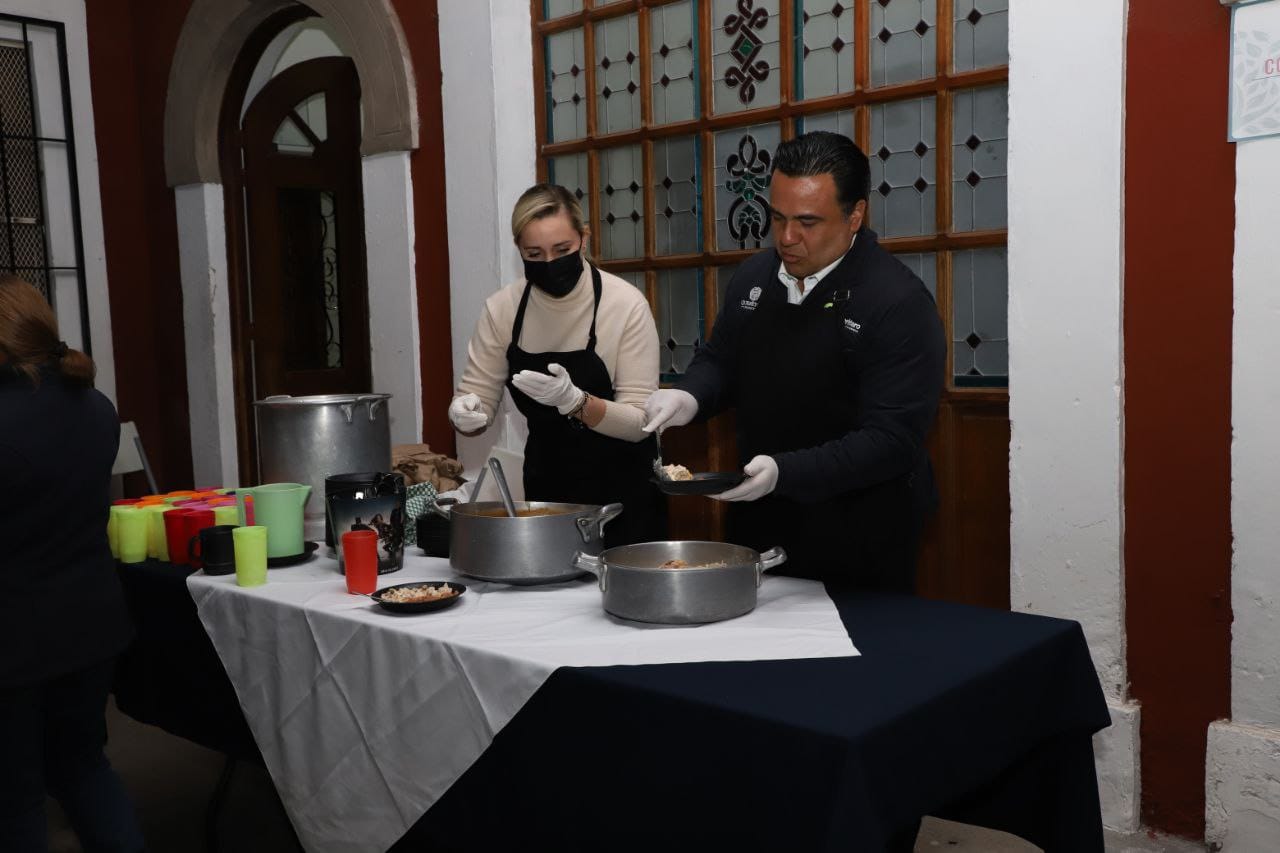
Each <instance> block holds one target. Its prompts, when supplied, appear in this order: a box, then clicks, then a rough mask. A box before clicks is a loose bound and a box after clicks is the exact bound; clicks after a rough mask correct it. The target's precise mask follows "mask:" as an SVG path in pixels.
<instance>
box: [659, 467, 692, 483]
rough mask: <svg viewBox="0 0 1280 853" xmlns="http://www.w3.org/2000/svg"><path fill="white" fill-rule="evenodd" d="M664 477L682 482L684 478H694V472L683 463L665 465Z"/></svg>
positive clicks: (663, 468)
mask: <svg viewBox="0 0 1280 853" xmlns="http://www.w3.org/2000/svg"><path fill="white" fill-rule="evenodd" d="M662 479H664V480H671V481H673V482H681V481H683V480H692V479H693V472H692V471H690V470H689V469H688V468H686V467H684V466H683V465H676V464H671V465H663V466H662Z"/></svg>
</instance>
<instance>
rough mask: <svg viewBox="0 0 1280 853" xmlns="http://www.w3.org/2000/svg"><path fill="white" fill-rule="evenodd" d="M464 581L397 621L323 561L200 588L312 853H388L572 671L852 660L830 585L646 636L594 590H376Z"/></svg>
mask: <svg viewBox="0 0 1280 853" xmlns="http://www.w3.org/2000/svg"><path fill="white" fill-rule="evenodd" d="M415 580H456V581H459V582H461V583H465V584H466V585H467V592H466V594H465V595H463V597H462V599H461V600H459V601H458V603H457V604H455V605H453V606H452V607H449V608H447V609H445V610H442V611H437V612H434V613H426V614H421V615H415V616H397V615H394V614H390V613H387V612H386V611H384V610H382V609H381V608H379V607H377V606H376V605H375V604H374V603H373V602H371V601H369V600H368V599H367V598H363V597H360V596H352V595H348V594H347V592H346V586H345V581H344V579H343V578H342V576H341V575H339V574H338V572H337V563H336V561H334V560H333V559H330V558H328V557H320V558H317V559H314V560H312V561H311V562H309V563H307V564H304V565H301V566H295V567H293V568H288V569H274V570H272V571H271V572H270V573H269V577H268V583H267V584H266V585H265V586H261V587H254V588H248V589H245V588H242V587H238V586H236V584H235V578H234V576H220V577H206V576H204V574H203V573H199V572H198V573H196V574H193V575H191V576H190V578H189V579H188V581H187V585H188V589H189V590H190V592H191V596H192V598H193V599H194V600H195V603H196V607H197V610H198V611H199V614H200V620H201V622H202V623H203V624H204V627H205V630H206V631H207V632H208V633H209V637H210V638H211V639H212V641H213V645H214V647H215V648H216V649H217V651H218V656H219V657H220V658H221V660H222V663H223V666H224V667H225V668H226V670H227V675H228V676H229V677H230V679H231V683H232V685H233V686H234V687H235V690H236V694H237V696H238V697H239V700H240V706H241V708H242V709H243V710H244V714H245V718H246V719H247V721H248V723H249V727H250V729H251V730H252V731H253V736H254V739H255V740H256V741H257V744H258V747H259V749H260V750H261V751H262V756H263V759H264V760H265V762H266V765H267V770H268V771H269V772H270V773H271V777H272V779H273V781H274V782H275V785H276V788H277V790H278V791H279V793H280V797H281V799H282V800H283V802H284V806H285V809H286V810H287V811H288V813H289V817H290V820H292V822H293V825H294V829H295V830H296V831H297V833H298V837H299V838H300V839H301V841H302V843H303V845H304V846H305V847H306V849H307V850H310V851H355V850H360V851H367V850H385V849H387V848H388V847H390V846H391V845H392V844H394V843H395V842H396V840H398V839H399V838H400V836H402V835H403V834H404V833H405V832H406V831H407V830H408V829H409V828H410V827H411V826H412V825H413V824H414V822H416V821H417V819H418V818H419V817H421V816H422V815H423V814H424V813H425V812H426V810H427V809H428V808H430V807H431V805H432V804H433V803H434V802H435V801H436V800H438V799H439V798H440V797H441V795H443V794H444V792H445V791H446V790H448V788H449V786H450V785H452V784H453V782H454V781H456V780H457V779H458V778H459V777H460V776H461V775H462V774H463V773H464V772H465V771H466V769H467V768H468V767H470V766H471V764H472V763H473V762H474V761H475V760H476V759H477V758H478V757H479V756H480V754H481V753H482V752H483V751H484V750H485V749H486V748H487V747H488V745H489V744H490V743H491V742H492V740H493V738H494V736H495V735H497V733H498V732H499V731H500V730H501V729H502V727H503V726H505V725H506V724H507V722H509V721H510V720H511V718H512V717H514V716H515V714H516V712H517V711H519V710H520V708H521V707H522V706H523V705H524V703H525V702H526V701H528V699H529V697H531V696H532V695H533V693H534V692H535V691H536V690H537V689H538V687H540V686H541V685H542V683H543V682H544V681H546V679H547V678H548V677H549V676H550V675H551V673H552V672H553V671H554V670H555V669H556V668H557V667H561V666H605V665H614V664H654V663H686V662H693V661H735V660H778V659H791V658H821V657H848V656H853V655H856V654H858V651H857V650H856V649H855V648H854V647H853V643H852V642H851V641H850V640H849V636H848V633H847V632H846V631H845V628H844V625H843V624H842V623H841V621H840V617H839V614H838V613H837V612H836V609H835V606H834V605H833V604H832V603H831V600H830V599H829V598H828V597H827V594H826V592H825V590H824V589H823V587H822V585H821V584H820V583H816V582H813V581H804V580H797V579H794V578H772V577H766V580H765V583H764V585H763V586H762V587H761V588H760V594H759V604H758V606H757V608H756V609H755V610H754V611H753V612H752V613H749V614H747V615H746V616H742V617H739V618H737V619H732V620H729V621H726V622H718V623H714V624H710V625H698V626H679V627H676V626H650V625H641V624H637V623H632V622H624V621H622V620H617V619H614V618H613V617H611V616H608V615H607V614H605V613H604V611H603V609H602V607H601V604H600V599H601V596H600V590H599V588H598V587H597V586H596V585H595V583H594V582H591V581H575V582H571V583H568V584H557V585H555V586H544V587H509V586H505V585H501V584H489V583H482V582H477V581H473V580H469V579H467V578H460V577H457V576H455V575H454V574H453V572H452V571H450V569H449V564H448V561H447V560H442V559H433V558H429V557H410V556H408V555H406V557H405V568H404V569H403V570H402V571H400V572H397V573H395V574H392V575H384V576H383V577H382V578H380V582H381V583H380V585H390V584H397V583H405V582H409V581H415Z"/></svg>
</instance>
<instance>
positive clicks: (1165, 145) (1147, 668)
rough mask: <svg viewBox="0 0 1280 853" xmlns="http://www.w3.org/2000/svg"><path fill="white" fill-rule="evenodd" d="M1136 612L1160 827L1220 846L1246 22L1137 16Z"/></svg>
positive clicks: (1135, 9)
mask: <svg viewBox="0 0 1280 853" xmlns="http://www.w3.org/2000/svg"><path fill="white" fill-rule="evenodd" d="M1129 15H1130V17H1129V32H1128V66H1127V92H1126V97H1125V107H1126V118H1125V226H1124V228H1125V233H1124V239H1125V283H1124V288H1125V293H1124V337H1125V340H1124V350H1125V361H1124V365H1125V366H1124V369H1125V382H1124V395H1125V398H1124V412H1125V472H1124V474H1125V600H1126V622H1127V629H1128V652H1129V675H1130V679H1131V688H1132V692H1133V695H1134V697H1135V698H1136V699H1137V700H1138V701H1140V702H1141V704H1142V731H1141V739H1142V741H1141V742H1142V819H1143V822H1144V823H1145V824H1147V825H1149V826H1152V827H1155V828H1158V829H1162V830H1166V831H1169V832H1173V833H1177V834H1180V835H1186V836H1190V837H1196V838H1199V837H1202V836H1203V834H1204V754H1205V731H1206V728H1207V726H1208V725H1209V723H1210V722H1212V721H1213V720H1215V719H1218V718H1221V717H1226V716H1228V715H1229V713H1230V699H1231V693H1230V688H1231V680H1230V674H1231V649H1230V643H1231V599H1230V587H1231V517H1230V495H1231V493H1230V486H1231V479H1230V462H1231V457H1230V451H1231V314H1232V305H1231V283H1232V279H1231V265H1232V251H1233V244H1234V229H1235V209H1234V193H1235V149H1234V147H1233V146H1232V145H1230V144H1229V143H1228V142H1227V141H1226V132H1227V130H1226V128H1227V91H1228V88H1227V87H1228V82H1227V65H1228V59H1227V57H1228V50H1229V46H1228V39H1229V33H1230V29H1229V23H1228V22H1229V17H1230V16H1229V13H1228V12H1227V10H1225V9H1223V8H1222V7H1221V6H1219V5H1218V4H1217V3H1207V2H1204V0H1130V3H1129Z"/></svg>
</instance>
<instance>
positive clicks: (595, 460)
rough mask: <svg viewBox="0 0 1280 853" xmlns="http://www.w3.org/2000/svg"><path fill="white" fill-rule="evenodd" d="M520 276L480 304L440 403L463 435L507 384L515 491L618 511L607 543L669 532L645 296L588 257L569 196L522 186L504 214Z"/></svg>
mask: <svg viewBox="0 0 1280 853" xmlns="http://www.w3.org/2000/svg"><path fill="white" fill-rule="evenodd" d="M511 234H512V236H513V237H514V238H515V242H516V247H517V248H518V249H519V250H520V256H521V257H522V258H523V259H524V279H522V280H520V281H517V282H515V283H513V284H510V285H508V286H506V287H504V288H503V289H502V290H499V291H498V292H497V293H495V294H494V295H493V296H490V297H489V298H488V299H487V300H486V301H485V305H484V313H483V314H482V315H481V317H480V322H479V323H478V324H477V326H476V333H475V336H474V337H472V339H471V343H470V344H469V345H468V348H467V366H466V369H465V370H464V371H463V374H462V381H461V382H459V383H458V390H457V394H456V395H455V396H454V399H453V402H452V403H451V404H450V405H449V420H450V421H452V423H453V426H454V428H455V429H456V430H458V431H459V432H461V433H463V434H464V435H474V434H476V433H479V432H481V431H482V430H484V429H485V428H486V427H487V426H488V425H489V424H491V423H492V422H493V418H494V415H495V413H496V412H497V409H498V404H499V402H500V401H501V399H502V390H503V387H504V386H505V387H506V388H507V389H508V390H509V391H510V393H511V399H512V402H514V403H515V405H516V408H518V409H519V410H520V412H521V413H522V414H523V415H524V416H525V418H526V419H527V420H528V424H529V440H528V442H527V443H526V445H525V451H524V493H525V497H526V498H527V499H529V500H531V501H556V502H563V503H583V504H608V503H614V502H621V503H622V505H623V507H624V509H623V513H622V515H620V516H618V517H617V518H616V519H614V520H613V521H611V522H609V524H608V525H607V526H606V527H605V544H606V545H607V546H608V547H613V546H615V545H626V544H630V543H633V542H644V541H650V540H656V539H665V538H666V503H665V498H663V496H662V494H661V493H660V492H659V491H658V490H657V489H655V488H654V487H653V484H652V483H650V482H649V478H650V477H651V476H652V475H653V467H652V463H653V458H654V457H655V456H656V455H657V451H656V444H655V441H654V438H653V437H652V436H651V435H648V434H647V433H645V432H644V431H643V430H642V429H641V427H642V426H643V425H644V403H645V401H646V400H647V399H648V398H649V395H650V394H651V393H653V391H654V389H655V388H657V387H658V331H657V328H656V327H655V326H654V322H653V315H652V313H650V311H649V304H648V302H647V301H645V297H644V294H643V293H642V292H641V291H640V290H638V289H637V288H635V287H633V286H632V285H631V284H629V283H628V282H626V281H625V280H623V279H621V278H618V277H617V276H615V275H611V274H610V273H607V272H602V271H601V270H599V269H597V268H596V267H595V266H593V265H592V264H590V263H589V262H587V260H586V259H585V252H586V243H587V237H588V236H589V234H590V232H589V231H588V229H587V226H586V225H585V223H584V222H583V218H582V208H581V207H580V206H579V204H578V200H577V199H576V198H574V196H573V194H572V193H570V192H569V191H568V190H566V189H565V188H564V187H561V186H557V185H554V184H537V185H535V186H533V187H530V188H529V189H528V190H526V191H525V192H524V194H523V195H521V196H520V199H519V200H518V201H517V202H516V206H515V210H514V211H513V212H512V214H511Z"/></svg>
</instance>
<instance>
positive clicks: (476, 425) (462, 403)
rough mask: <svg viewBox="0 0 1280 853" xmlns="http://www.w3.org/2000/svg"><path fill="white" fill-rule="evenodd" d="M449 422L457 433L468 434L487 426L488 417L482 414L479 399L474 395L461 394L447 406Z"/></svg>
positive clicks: (482, 409) (482, 410) (482, 408)
mask: <svg viewBox="0 0 1280 853" xmlns="http://www.w3.org/2000/svg"><path fill="white" fill-rule="evenodd" d="M449 422H450V423H452V424H453V428H454V429H456V430H457V431H458V432H461V433H466V434H470V433H473V432H479V431H480V430H482V429H484V428H485V427H486V426H488V425H489V416H488V415H486V414H485V413H484V407H483V406H482V405H481V403H480V398H479V397H477V396H476V395H475V394H463V395H462V396H460V397H454V398H453V402H452V403H450V404H449Z"/></svg>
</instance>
